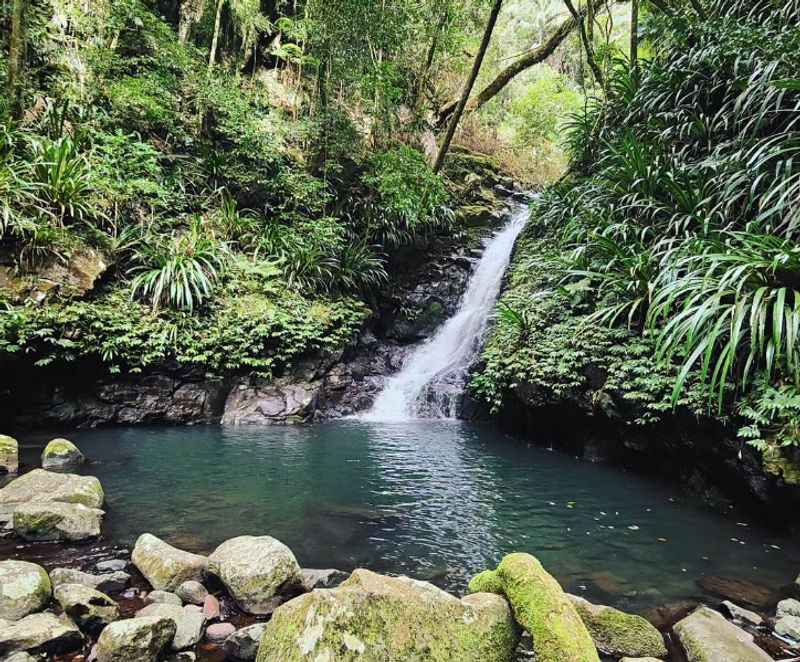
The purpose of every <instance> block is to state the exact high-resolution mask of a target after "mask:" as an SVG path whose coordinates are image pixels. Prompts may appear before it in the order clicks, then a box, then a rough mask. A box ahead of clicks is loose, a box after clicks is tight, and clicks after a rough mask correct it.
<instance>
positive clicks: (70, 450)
mask: <svg viewBox="0 0 800 662" xmlns="http://www.w3.org/2000/svg"><path fill="white" fill-rule="evenodd" d="M85 460H86V458H85V457H84V456H83V453H81V451H80V449H79V448H78V447H77V446H76V445H75V444H73V443H72V442H71V441H70V440H69V439H53V440H52V441H50V442H49V443H48V444H47V446H45V448H44V450H43V451H42V468H44V469H50V470H56V471H61V470H64V469H67V468H70V467H76V466H78V465H80V464H82V463H83V462H84V461H85Z"/></svg>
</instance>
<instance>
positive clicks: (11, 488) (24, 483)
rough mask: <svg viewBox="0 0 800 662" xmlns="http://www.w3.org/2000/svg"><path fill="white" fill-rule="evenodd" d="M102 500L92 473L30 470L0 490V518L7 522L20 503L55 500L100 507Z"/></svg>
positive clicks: (88, 506)
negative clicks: (86, 474)
mask: <svg viewBox="0 0 800 662" xmlns="http://www.w3.org/2000/svg"><path fill="white" fill-rule="evenodd" d="M104 500H105V495H104V494H103V488H102V486H101V485H100V481H99V480H97V478H95V477H94V476H78V475H76V474H62V473H55V472H53V471H46V470H44V469H34V470H33V471H30V472H28V473H26V474H24V475H22V476H20V477H19V478H15V479H14V480H13V481H11V482H10V483H9V484H8V485H6V486H5V487H4V488H3V489H2V490H0V521H2V522H6V521H9V520H10V519H11V518H12V516H13V514H14V511H15V510H16V509H17V508H18V507H19V506H21V505H22V504H23V503H32V502H43V501H57V502H59V503H79V504H81V505H84V506H86V507H87V508H102V507H103V501H104Z"/></svg>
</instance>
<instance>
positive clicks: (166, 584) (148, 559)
mask: <svg viewBox="0 0 800 662" xmlns="http://www.w3.org/2000/svg"><path fill="white" fill-rule="evenodd" d="M131 560H132V561H133V564H134V565H135V566H136V568H137V569H138V570H139V572H141V573H142V574H143V575H144V578H145V579H146V580H147V581H148V582H150V586H152V587H153V588H154V589H157V590H161V591H174V590H176V589H177V588H178V587H179V586H180V585H181V584H183V582H185V581H189V580H192V579H193V580H195V581H198V582H202V581H203V580H204V579H205V576H206V570H207V568H208V558H207V557H205V556H201V555H200V554H192V553H191V552H186V551H184V550H182V549H178V548H177V547H173V546H172V545H170V544H168V543H166V542H164V541H163V540H161V539H160V538H157V537H156V536H154V535H153V534H152V533H143V534H142V535H140V536H139V538H138V539H137V540H136V544H135V545H134V547H133V554H131Z"/></svg>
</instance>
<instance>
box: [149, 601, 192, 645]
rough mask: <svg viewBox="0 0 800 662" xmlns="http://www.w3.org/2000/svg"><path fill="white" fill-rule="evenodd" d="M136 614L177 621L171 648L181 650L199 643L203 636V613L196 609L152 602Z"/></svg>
mask: <svg viewBox="0 0 800 662" xmlns="http://www.w3.org/2000/svg"><path fill="white" fill-rule="evenodd" d="M136 616H137V617H139V616H156V617H159V618H169V619H171V620H172V621H173V622H174V623H175V636H174V637H173V638H172V644H171V648H172V650H174V651H181V650H184V649H186V648H191V647H192V646H194V645H195V644H197V643H198V642H199V641H200V639H201V638H202V636H203V623H204V619H203V614H202V613H201V612H199V611H197V610H195V609H192V608H187V607H177V606H175V605H166V604H152V605H148V606H147V607H145V608H144V609H140V610H139V611H137V612H136Z"/></svg>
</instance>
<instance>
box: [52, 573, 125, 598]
mask: <svg viewBox="0 0 800 662" xmlns="http://www.w3.org/2000/svg"><path fill="white" fill-rule="evenodd" d="M50 581H51V582H52V584H53V586H54V587H57V586H60V585H61V584H81V585H83V586H87V587H89V588H93V589H95V590H96V591H100V592H101V593H119V592H120V591H124V590H125V588H126V587H127V586H128V584H130V581H131V576H130V575H129V574H128V573H127V572H122V571H116V572H107V573H104V574H102V575H91V574H89V573H88V572H81V571H80V570H75V569H74V568H55V569H54V570H51V571H50Z"/></svg>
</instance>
